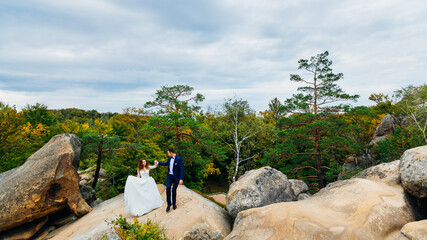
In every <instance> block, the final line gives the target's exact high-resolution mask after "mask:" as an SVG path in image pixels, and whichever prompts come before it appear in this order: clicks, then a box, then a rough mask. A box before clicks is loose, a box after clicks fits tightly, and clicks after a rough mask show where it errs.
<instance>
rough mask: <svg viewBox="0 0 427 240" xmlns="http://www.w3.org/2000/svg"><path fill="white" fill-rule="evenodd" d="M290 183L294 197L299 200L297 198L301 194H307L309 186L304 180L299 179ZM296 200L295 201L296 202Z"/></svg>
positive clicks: (291, 180)
mask: <svg viewBox="0 0 427 240" xmlns="http://www.w3.org/2000/svg"><path fill="white" fill-rule="evenodd" d="M289 182H290V183H291V189H292V192H293V193H294V196H295V197H296V199H297V196H298V195H300V194H301V193H305V192H307V191H308V186H307V184H305V182H304V181H303V180H297V179H290V180H289ZM296 199H294V200H296Z"/></svg>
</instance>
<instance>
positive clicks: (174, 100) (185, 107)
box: [144, 85, 205, 115]
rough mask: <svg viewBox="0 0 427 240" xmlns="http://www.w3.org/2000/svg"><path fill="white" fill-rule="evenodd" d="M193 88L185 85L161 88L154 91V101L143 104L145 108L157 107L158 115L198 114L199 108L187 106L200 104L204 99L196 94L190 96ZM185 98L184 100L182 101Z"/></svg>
mask: <svg viewBox="0 0 427 240" xmlns="http://www.w3.org/2000/svg"><path fill="white" fill-rule="evenodd" d="M193 90H194V88H192V87H190V86H187V85H175V86H172V87H168V86H162V89H161V90H157V91H156V99H155V100H154V101H149V102H146V103H145V104H144V107H145V108H152V107H158V108H159V109H158V114H159V115H161V114H169V113H173V112H174V113H181V114H191V113H193V112H198V111H199V110H200V106H194V105H189V102H190V101H194V102H195V103H199V102H202V101H203V100H204V99H205V97H204V96H203V95H202V94H200V93H197V94H196V95H195V96H191V94H192V92H193ZM184 97H186V98H185V99H182V98H184Z"/></svg>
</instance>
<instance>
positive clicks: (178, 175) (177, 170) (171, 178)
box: [159, 155, 184, 206]
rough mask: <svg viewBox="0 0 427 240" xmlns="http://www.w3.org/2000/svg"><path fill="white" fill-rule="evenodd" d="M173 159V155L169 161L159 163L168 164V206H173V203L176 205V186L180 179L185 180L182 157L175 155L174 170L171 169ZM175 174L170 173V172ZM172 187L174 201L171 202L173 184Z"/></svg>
mask: <svg viewBox="0 0 427 240" xmlns="http://www.w3.org/2000/svg"><path fill="white" fill-rule="evenodd" d="M171 160H172V157H169V158H168V161H167V162H159V165H161V166H168V177H167V178H166V201H167V203H168V206H171V205H172V203H173V205H174V206H175V205H176V188H177V187H178V185H179V180H183V181H184V164H183V163H182V159H181V157H180V156H178V155H175V157H174V160H173V165H172V171H171V169H170V167H171V164H170V163H171ZM171 172H172V173H173V174H170V173H171ZM172 184H173V187H172V203H171V186H172Z"/></svg>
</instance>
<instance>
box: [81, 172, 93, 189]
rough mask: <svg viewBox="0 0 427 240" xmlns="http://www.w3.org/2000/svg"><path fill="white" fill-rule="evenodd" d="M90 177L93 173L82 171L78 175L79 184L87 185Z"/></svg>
mask: <svg viewBox="0 0 427 240" xmlns="http://www.w3.org/2000/svg"><path fill="white" fill-rule="evenodd" d="M92 179H93V175H92V174H91V173H82V174H80V175H79V185H84V186H88V185H89V184H90V181H91V180H92Z"/></svg>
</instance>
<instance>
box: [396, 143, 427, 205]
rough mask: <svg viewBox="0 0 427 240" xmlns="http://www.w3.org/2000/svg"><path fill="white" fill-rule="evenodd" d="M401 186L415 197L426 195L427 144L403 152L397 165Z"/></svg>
mask: <svg viewBox="0 0 427 240" xmlns="http://www.w3.org/2000/svg"><path fill="white" fill-rule="evenodd" d="M399 173H400V178H401V181H402V186H403V188H404V189H405V190H406V191H407V192H408V193H409V194H411V195H412V196H414V197H417V198H424V197H427V146H422V147H417V148H412V149H409V150H406V151H405V153H403V155H402V158H401V160H400V165H399Z"/></svg>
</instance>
